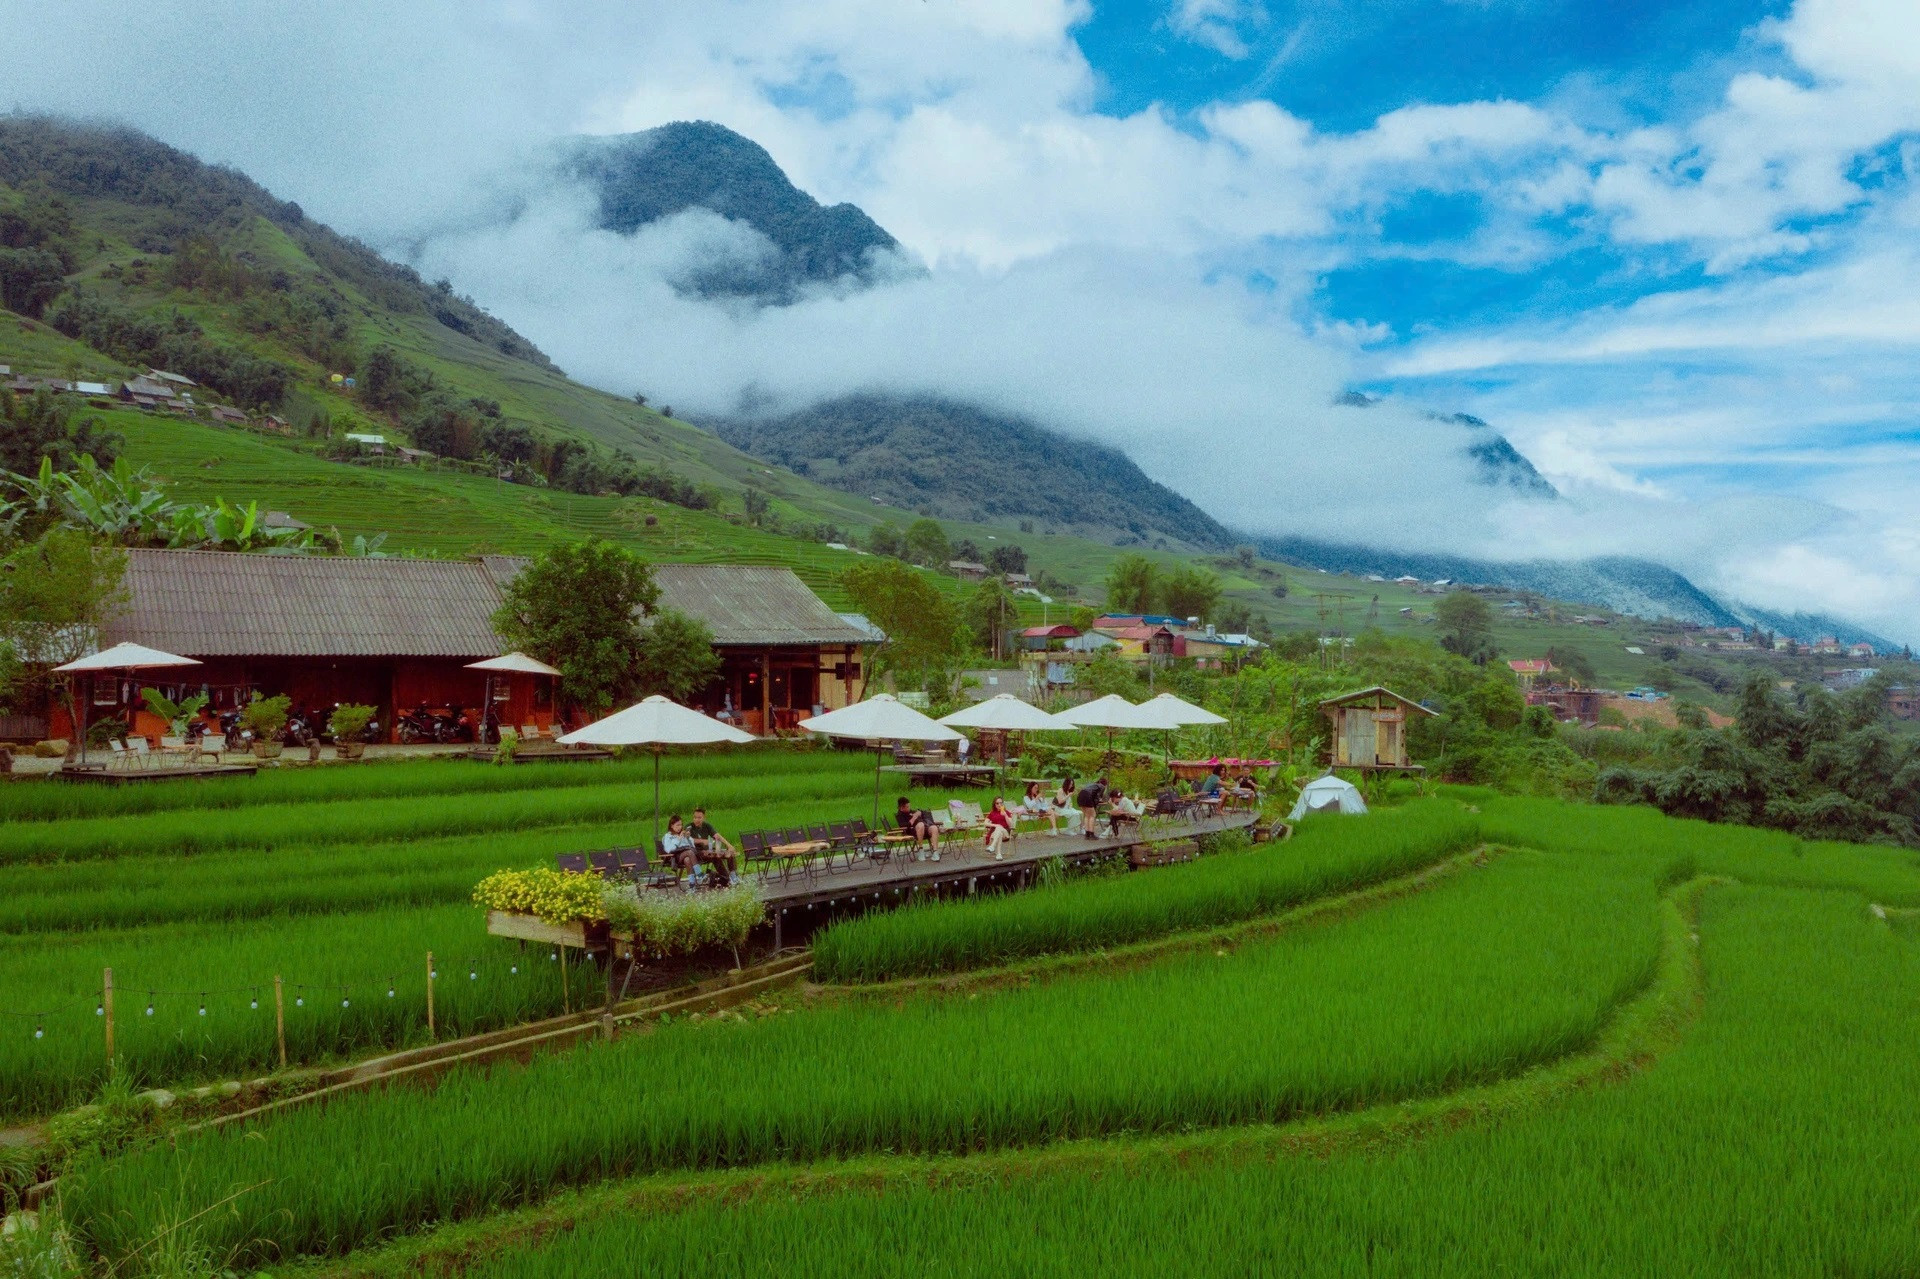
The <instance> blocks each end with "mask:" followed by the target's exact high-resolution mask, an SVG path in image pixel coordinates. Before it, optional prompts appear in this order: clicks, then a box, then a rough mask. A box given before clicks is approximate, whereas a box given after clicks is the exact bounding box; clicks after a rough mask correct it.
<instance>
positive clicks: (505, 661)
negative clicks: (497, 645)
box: [467, 653, 560, 676]
mask: <svg viewBox="0 0 1920 1279" xmlns="http://www.w3.org/2000/svg"><path fill="white" fill-rule="evenodd" d="M467 669H468V670H470V671H489V672H497V673H500V674H504V675H554V676H558V675H559V674H560V672H559V671H558V670H556V669H554V668H553V667H551V666H548V665H547V664H546V663H545V662H543V661H541V660H540V659H539V658H537V657H528V656H527V655H526V654H525V653H503V654H501V655H500V656H499V657H489V658H488V659H487V660H486V661H484V662H468V663H467Z"/></svg>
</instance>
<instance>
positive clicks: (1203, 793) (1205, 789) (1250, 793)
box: [1193, 768, 1260, 802]
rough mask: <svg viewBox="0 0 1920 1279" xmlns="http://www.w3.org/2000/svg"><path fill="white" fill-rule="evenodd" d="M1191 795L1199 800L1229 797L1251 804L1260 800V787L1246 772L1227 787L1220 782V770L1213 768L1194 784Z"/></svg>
mask: <svg viewBox="0 0 1920 1279" xmlns="http://www.w3.org/2000/svg"><path fill="white" fill-rule="evenodd" d="M1193 793H1194V795H1195V796H1196V797H1198V798H1201V799H1212V798H1214V797H1216V796H1227V795H1231V796H1233V797H1234V798H1236V799H1242V800H1247V801H1250V802H1251V801H1257V800H1258V799H1259V798H1260V787H1259V785H1258V784H1257V783H1256V782H1255V781H1254V780H1253V774H1252V773H1247V772H1243V773H1241V774H1240V776H1239V778H1238V779H1236V780H1235V781H1234V783H1233V784H1232V785H1231V786H1229V785H1228V784H1227V783H1226V782H1225V781H1223V780H1221V777H1220V770H1219V769H1217V768H1213V769H1209V770H1208V771H1207V775H1206V776H1205V777H1203V778H1201V779H1200V781H1199V782H1197V783H1195V785H1194V788H1193Z"/></svg>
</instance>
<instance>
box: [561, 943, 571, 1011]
mask: <svg viewBox="0 0 1920 1279" xmlns="http://www.w3.org/2000/svg"><path fill="white" fill-rule="evenodd" d="M560 1011H561V1012H563V1013H571V1012H572V1011H573V990H572V987H571V986H570V984H569V983H568V981H567V948H566V947H565V946H562V947H561V948H560Z"/></svg>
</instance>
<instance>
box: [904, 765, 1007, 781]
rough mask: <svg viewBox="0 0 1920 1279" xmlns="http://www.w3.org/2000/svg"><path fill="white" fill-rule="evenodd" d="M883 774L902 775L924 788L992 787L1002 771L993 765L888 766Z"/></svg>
mask: <svg viewBox="0 0 1920 1279" xmlns="http://www.w3.org/2000/svg"><path fill="white" fill-rule="evenodd" d="M880 771H881V772H883V773H900V774H903V775H905V776H907V777H910V778H912V779H913V780H914V781H915V782H918V783H920V784H921V785H923V786H991V785H993V779H994V778H995V777H997V776H999V774H1000V770H999V769H998V768H996V767H994V766H993V765H992V764H937V763H935V764H887V765H884V766H882V768H881V769H880Z"/></svg>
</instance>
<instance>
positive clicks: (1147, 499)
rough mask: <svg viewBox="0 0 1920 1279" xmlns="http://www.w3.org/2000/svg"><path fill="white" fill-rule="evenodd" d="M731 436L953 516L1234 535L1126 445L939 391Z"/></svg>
mask: <svg viewBox="0 0 1920 1279" xmlns="http://www.w3.org/2000/svg"><path fill="white" fill-rule="evenodd" d="M716 429H717V430H718V431H719V432H720V435H721V437H722V438H724V439H726V440H727V441H729V442H730V443H733V444H737V445H739V446H740V447H741V448H743V449H745V450H747V451H748V452H749V453H753V454H755V455H757V456H760V457H764V458H767V459H768V460H770V461H774V462H778V463H779V464H780V465H782V466H784V467H787V468H788V469H790V470H793V471H796V472H798V473H799V474H801V475H805V476H808V477H811V478H813V479H816V480H819V481H820V482H821V483H823V484H831V485H832V486H833V487H835V488H838V489H844V490H846V491H847V492H850V493H858V494H865V495H868V496H871V497H872V498H873V499H874V500H876V501H884V502H886V503H889V504H891V505H894V506H901V507H906V508H908V509H910V510H919V511H925V512H928V513H929V514H932V515H935V516H938V517H940V518H943V519H953V520H967V521H971V522H974V523H980V524H1010V523H1019V522H1022V521H1024V522H1026V523H1027V524H1030V525H1035V526H1039V527H1043V528H1045V529H1047V530H1048V531H1061V532H1069V533H1073V534H1076V535H1079V536H1082V537H1089V538H1094V539H1096V540H1098V541H1102V542H1110V543H1114V544H1116V545H1154V546H1158V547H1160V548H1162V549H1168V548H1181V547H1191V548H1197V549H1201V550H1217V549H1220V548H1223V547H1226V546H1229V545H1231V544H1232V542H1233V541H1234V538H1233V535H1232V534H1231V533H1230V532H1229V531H1228V530H1227V529H1226V528H1224V527H1223V526H1222V525H1221V524H1220V523H1219V522H1218V521H1217V520H1215V519H1214V518H1213V517H1212V516H1210V515H1208V514H1207V513H1206V512H1205V511H1203V510H1201V509H1200V508H1199V507H1197V506H1195V505H1194V504H1193V503H1192V502H1189V501H1188V500H1187V499H1186V498H1184V497H1181V496H1180V495H1179V494H1177V493H1175V492H1174V491H1173V490H1171V489H1169V488H1167V487H1166V486H1165V485H1163V484H1158V483H1155V482H1154V481H1153V480H1150V479H1148V478H1147V476H1146V475H1145V473H1143V472H1142V471H1141V470H1140V468H1139V467H1138V466H1135V465H1134V464H1133V462H1132V461H1131V460H1130V459H1129V458H1128V457H1127V456H1126V454H1124V453H1122V452H1120V451H1119V450H1118V449H1113V448H1108V447H1106V446H1104V445H1100V444H1092V443H1088V442H1086V441H1083V440H1070V439H1067V438H1066V437H1065V436H1061V435H1057V434H1055V433H1054V432H1052V431H1049V430H1046V429H1045V428H1044V427H1041V426H1040V425H1038V424H1037V423H1034V422H1032V421H1030V420H1028V419H1026V418H1021V417H1015V416H1012V415H1010V414H1004V413H990V412H987V411H986V410H983V409H978V408H974V407H973V406H971V405H966V404H959V403H955V402H954V401H951V400H944V399H940V398H937V397H931V396H915V397H903V396H883V395H855V396H847V397H845V398H843V399H837V400H832V401H829V402H827V403H825V404H818V405H815V406H813V407H811V408H808V409H804V410H802V411H800V412H797V413H791V414H788V415H786V416H784V417H777V418H770V419H761V420H734V421H727V422H721V423H718V424H716Z"/></svg>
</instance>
